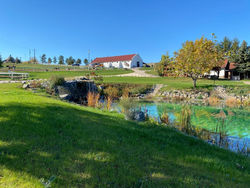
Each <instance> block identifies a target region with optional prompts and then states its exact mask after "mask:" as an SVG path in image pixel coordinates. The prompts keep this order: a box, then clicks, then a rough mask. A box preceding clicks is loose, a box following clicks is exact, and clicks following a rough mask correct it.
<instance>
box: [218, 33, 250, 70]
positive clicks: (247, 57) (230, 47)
mask: <svg viewBox="0 0 250 188" xmlns="http://www.w3.org/2000/svg"><path fill="white" fill-rule="evenodd" d="M216 47H217V50H218V51H220V52H222V53H223V55H224V58H225V59H226V58H227V59H228V60H229V61H231V62H234V63H235V65H236V70H237V71H238V72H240V73H243V74H247V72H248V71H250V46H249V45H248V44H247V42H246V41H245V40H243V41H242V42H240V41H239V40H238V39H237V38H235V39H233V40H230V39H229V38H228V37H224V39H223V40H222V41H221V42H218V43H217V44H216Z"/></svg>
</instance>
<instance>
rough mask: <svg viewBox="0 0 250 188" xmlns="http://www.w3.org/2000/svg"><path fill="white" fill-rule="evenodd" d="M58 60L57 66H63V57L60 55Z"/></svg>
mask: <svg viewBox="0 0 250 188" xmlns="http://www.w3.org/2000/svg"><path fill="white" fill-rule="evenodd" d="M58 59H59V62H58V64H59V65H63V64H64V57H63V56H62V55H60V56H59V58H58Z"/></svg>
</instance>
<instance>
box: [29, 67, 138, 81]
mask: <svg viewBox="0 0 250 188" xmlns="http://www.w3.org/2000/svg"><path fill="white" fill-rule="evenodd" d="M91 72H95V73H96V74H97V75H102V76H104V75H119V74H128V73H131V72H133V71H132V70H125V69H103V70H95V71H92V70H90V71H89V70H84V71H51V72H30V73H29V78H31V79H32V78H33V79H38V78H41V79H46V78H50V77H51V76H52V75H56V76H63V77H75V76H85V75H86V74H90V73H91Z"/></svg>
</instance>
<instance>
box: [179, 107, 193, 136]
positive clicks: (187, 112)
mask: <svg viewBox="0 0 250 188" xmlns="http://www.w3.org/2000/svg"><path fill="white" fill-rule="evenodd" d="M180 118H181V119H180V126H181V129H182V130H183V131H185V132H186V133H188V134H190V133H191V131H192V127H191V108H190V106H187V105H185V106H183V107H182V110H181V117H180Z"/></svg>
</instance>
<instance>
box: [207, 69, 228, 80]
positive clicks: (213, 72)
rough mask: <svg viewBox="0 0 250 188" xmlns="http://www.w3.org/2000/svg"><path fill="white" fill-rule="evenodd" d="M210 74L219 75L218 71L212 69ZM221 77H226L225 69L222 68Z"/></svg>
mask: <svg viewBox="0 0 250 188" xmlns="http://www.w3.org/2000/svg"><path fill="white" fill-rule="evenodd" d="M209 75H210V76H218V75H217V71H213V70H212V71H210V74H209ZM219 77H220V78H224V77H225V70H224V69H221V70H220V73H219Z"/></svg>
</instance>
